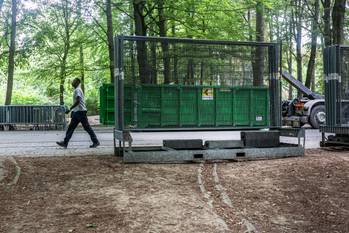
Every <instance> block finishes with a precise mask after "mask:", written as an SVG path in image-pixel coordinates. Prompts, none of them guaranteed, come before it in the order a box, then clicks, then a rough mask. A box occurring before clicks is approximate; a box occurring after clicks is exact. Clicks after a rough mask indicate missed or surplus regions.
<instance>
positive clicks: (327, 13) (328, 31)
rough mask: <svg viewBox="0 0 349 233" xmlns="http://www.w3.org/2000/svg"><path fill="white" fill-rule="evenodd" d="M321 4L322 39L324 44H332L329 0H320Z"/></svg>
mask: <svg viewBox="0 0 349 233" xmlns="http://www.w3.org/2000/svg"><path fill="white" fill-rule="evenodd" d="M321 2H322V6H323V8H324V15H323V17H322V18H323V21H324V32H323V36H324V40H325V46H330V45H331V44H332V40H331V37H332V36H331V0H321Z"/></svg>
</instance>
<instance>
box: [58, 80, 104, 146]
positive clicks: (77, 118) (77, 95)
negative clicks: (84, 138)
mask: <svg viewBox="0 0 349 233" xmlns="http://www.w3.org/2000/svg"><path fill="white" fill-rule="evenodd" d="M72 86H73V87H74V93H73V103H74V104H73V106H71V107H70V109H69V110H67V111H66V112H65V113H66V114H68V113H69V112H71V121H70V124H69V126H68V130H67V133H66V136H65V138H64V141H61V142H57V145H59V146H61V147H64V148H67V147H68V143H69V140H70V138H71V137H72V136H73V133H74V130H75V129H76V127H77V126H78V124H79V123H81V124H82V127H83V128H84V130H85V131H86V132H87V133H88V134H89V135H90V137H91V140H92V143H93V144H92V145H91V146H90V148H96V147H97V146H99V141H98V139H97V136H96V134H95V133H94V132H93V130H92V128H91V126H90V124H89V123H88V119H87V108H86V105H85V98H84V93H83V92H82V90H81V87H80V79H78V78H75V79H74V80H73V82H72Z"/></svg>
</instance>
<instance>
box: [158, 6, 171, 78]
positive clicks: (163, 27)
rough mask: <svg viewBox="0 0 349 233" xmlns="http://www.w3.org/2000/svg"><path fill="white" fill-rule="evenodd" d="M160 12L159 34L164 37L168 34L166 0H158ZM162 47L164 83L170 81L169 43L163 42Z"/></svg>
mask: <svg viewBox="0 0 349 233" xmlns="http://www.w3.org/2000/svg"><path fill="white" fill-rule="evenodd" d="M158 12H159V35H160V36H162V37H166V36H167V27H166V17H165V13H164V0H158ZM161 48H162V52H163V63H164V83H165V84H168V83H170V58H169V54H168V43H167V42H162V43H161Z"/></svg>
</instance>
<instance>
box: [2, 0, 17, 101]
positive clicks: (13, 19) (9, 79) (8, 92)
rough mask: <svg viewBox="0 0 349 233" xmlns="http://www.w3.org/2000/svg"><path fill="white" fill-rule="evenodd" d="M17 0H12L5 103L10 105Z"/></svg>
mask: <svg viewBox="0 0 349 233" xmlns="http://www.w3.org/2000/svg"><path fill="white" fill-rule="evenodd" d="M16 17H17V1H16V0H12V6H11V41H10V51H9V56H8V70H7V71H8V73H7V74H8V75H7V89H6V100H5V105H10V104H11V100H12V89H13V75H14V69H15V51H16V29H17V21H16Z"/></svg>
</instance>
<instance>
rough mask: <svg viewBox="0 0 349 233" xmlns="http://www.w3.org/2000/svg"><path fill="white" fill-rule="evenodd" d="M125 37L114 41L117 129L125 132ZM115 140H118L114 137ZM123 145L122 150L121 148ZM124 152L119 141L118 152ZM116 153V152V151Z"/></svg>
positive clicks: (118, 37) (116, 38)
mask: <svg viewBox="0 0 349 233" xmlns="http://www.w3.org/2000/svg"><path fill="white" fill-rule="evenodd" d="M123 43H124V38H123V36H117V37H115V39H114V48H115V49H114V58H115V72H114V73H115V75H114V99H115V103H114V108H115V115H114V116H115V117H114V118H115V129H117V130H118V131H121V132H122V133H123V131H124V72H123V61H122V58H123V57H122V54H123ZM114 140H116V138H115V137H114ZM121 145H122V148H121ZM121 149H122V151H124V143H121V141H119V148H118V152H119V155H120V154H121V153H120V152H121V151H120V150H121ZM115 152H116V151H115Z"/></svg>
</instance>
